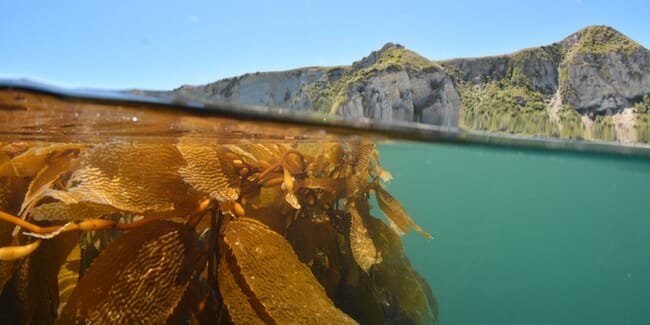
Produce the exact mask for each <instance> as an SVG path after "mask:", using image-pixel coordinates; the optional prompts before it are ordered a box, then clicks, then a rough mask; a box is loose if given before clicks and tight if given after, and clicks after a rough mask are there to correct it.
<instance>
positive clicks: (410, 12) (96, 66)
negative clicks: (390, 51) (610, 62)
mask: <svg viewBox="0 0 650 325" xmlns="http://www.w3.org/2000/svg"><path fill="white" fill-rule="evenodd" d="M0 13H1V15H2V17H1V18H0V33H1V39H2V41H1V42H0V78H7V77H11V78H30V79H35V80H39V81H45V82H49V83H54V84H58V85H62V86H70V87H87V88H109V89H125V88H144V89H172V88H176V87H178V86H180V85H183V84H194V85H196V84H204V83H208V82H211V81H215V80H218V79H222V78H225V77H231V76H236V75H241V74H244V73H247V72H257V71H272V70H286V69H292V68H298V67H303V66H316V65H320V66H331V65H348V64H351V63H352V62H353V61H356V60H359V59H361V58H362V57H364V56H366V55H367V54H368V53H370V52H371V51H373V50H376V49H379V48H381V47H382V45H383V44H385V43H387V42H396V43H400V44H402V45H404V46H406V47H407V48H409V49H411V50H413V51H415V52H418V53H420V54H422V55H424V56H425V57H427V58H429V59H433V60H443V59H449V58H456V57H476V56H484V55H494V54H502V53H509V52H513V51H516V50H518V49H521V48H525V47H531V46H538V45H547V44H551V43H553V42H555V41H559V40H561V39H563V38H564V37H566V36H568V35H569V34H571V33H573V32H575V31H577V30H578V29H581V28H583V27H586V26H588V25H596V24H598V25H610V26H612V27H614V28H616V29H618V30H619V31H621V32H622V33H624V34H626V35H628V36H629V37H631V38H633V39H634V40H636V41H637V42H639V43H641V44H642V45H644V46H645V47H650V4H649V2H648V1H642V0H619V1H616V2H614V1H590V0H566V1H552V0H550V1H524V0H519V1H462V0H461V1H412V0H399V1H395V0H393V1H383V0H377V1H372V2H362V1H353V0H347V1H337V0H329V1H308V0H301V1H268V0H267V1H228V2H223V1H137V0H133V1H117V0H116V1H105V0H97V1H66V0H58V1H56V0H55V1H30V0H21V1H11V0H0Z"/></svg>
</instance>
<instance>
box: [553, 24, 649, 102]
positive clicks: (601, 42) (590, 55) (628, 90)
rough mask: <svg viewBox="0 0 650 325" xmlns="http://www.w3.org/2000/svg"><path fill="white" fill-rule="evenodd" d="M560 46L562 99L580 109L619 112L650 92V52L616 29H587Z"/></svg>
mask: <svg viewBox="0 0 650 325" xmlns="http://www.w3.org/2000/svg"><path fill="white" fill-rule="evenodd" d="M559 46H560V47H561V48H563V49H565V51H566V55H565V59H564V62H562V64H561V65H560V67H559V70H560V71H561V72H562V74H563V78H562V79H561V80H560V83H561V85H562V98H563V99H564V101H565V102H566V103H567V104H570V105H571V106H572V107H573V108H575V109H577V110H578V111H579V112H581V113H589V112H593V113H608V114H615V113H617V112H619V111H621V110H622V109H624V108H626V107H632V106H633V105H634V104H635V103H637V102H639V101H640V100H641V98H642V97H643V96H644V95H646V94H648V93H650V52H649V51H648V50H646V49H645V48H643V47H642V46H641V45H639V44H638V43H636V42H634V41H632V40H630V39H628V38H627V37H625V36H624V35H622V34H620V33H619V32H617V31H616V30H614V29H612V28H609V27H592V28H587V29H584V30H582V31H579V32H577V33H576V34H574V35H572V36H570V37H568V38H567V39H566V40H565V41H563V42H561V43H560V44H559Z"/></svg>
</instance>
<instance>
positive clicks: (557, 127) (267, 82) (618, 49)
mask: <svg viewBox="0 0 650 325" xmlns="http://www.w3.org/2000/svg"><path fill="white" fill-rule="evenodd" d="M140 93H142V92H140ZM146 93H147V94H154V95H164V96H181V97H186V98H190V99H201V100H209V101H225V102H231V103H242V104H248V105H261V106H275V107H282V108H289V109H293V110H301V111H318V112H323V113H334V114H339V115H342V116H344V117H348V118H361V117H365V118H370V119H376V120H400V121H414V122H421V123H428V124H436V125H443V126H452V127H454V126H461V127H465V128H470V129H480V130H490V131H502V132H510V133H523V134H531V135H545V136H561V137H571V138H589V137H593V138H601V139H609V140H612V135H614V136H613V137H614V139H615V138H616V135H617V134H629V132H620V130H614V129H615V128H617V127H619V126H618V125H628V126H629V125H632V127H633V128H635V129H641V131H643V132H645V133H643V134H650V131H649V132H646V131H647V130H645V128H647V119H645V120H644V119H640V118H637V117H638V116H637V115H638V114H649V113H647V110H646V109H645V108H643V107H645V106H643V107H641V106H639V105H645V104H643V103H645V102H647V101H648V100H646V101H645V102H644V101H643V99H644V96H646V98H647V96H649V95H650V52H649V51H648V50H647V49H645V48H643V47H642V46H641V45H640V44H638V43H636V42H634V41H632V40H630V39H629V38H627V37H625V36H624V35H623V34H621V33H619V32H618V31H616V30H614V29H613V28H611V27H607V26H592V27H588V28H585V29H583V30H580V31H578V32H576V33H574V34H572V35H570V36H569V37H567V38H565V39H564V40H562V41H560V42H557V43H553V44H551V45H548V46H542V47H537V48H529V49H524V50H521V51H518V52H516V53H512V54H508V55H501V56H492V57H485V58H471V59H455V60H448V61H442V62H433V61H430V60H428V59H426V58H424V57H422V56H420V55H418V54H416V53H414V52H412V51H409V50H407V49H405V48H404V47H402V46H400V45H396V44H392V43H389V44H386V45H385V46H384V47H383V48H382V49H380V50H378V51H375V52H372V53H371V54H370V55H368V56H367V57H365V58H363V59H362V60H360V61H357V62H354V63H353V64H352V65H350V66H340V67H310V68H301V69H296V70H291V71H282V72H266V73H255V74H246V75H243V76H240V77H235V78H229V79H224V80H221V81H217V82H214V83H211V84H208V85H203V86H183V87H180V88H178V89H175V90H173V91H170V92H146ZM633 107H638V109H633ZM625 109H628V110H630V109H631V110H633V114H636V115H634V116H632V117H630V116H629V114H630V113H629V112H627V111H626V112H625V115H624V116H626V121H630V120H632V121H633V123H632V124H630V123H629V122H628V123H615V120H616V116H619V115H620V114H622V113H623V111H624V110H625ZM617 114H618V115H617ZM643 121H645V122H643ZM643 123H646V124H643ZM641 131H639V132H641ZM639 134H641V133H639ZM645 137H646V136H640V138H639V140H640V141H645V142H648V141H650V139H645Z"/></svg>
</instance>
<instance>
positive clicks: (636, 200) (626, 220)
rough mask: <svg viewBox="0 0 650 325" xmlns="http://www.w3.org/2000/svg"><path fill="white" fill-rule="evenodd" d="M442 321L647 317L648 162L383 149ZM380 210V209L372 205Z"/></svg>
mask: <svg viewBox="0 0 650 325" xmlns="http://www.w3.org/2000/svg"><path fill="white" fill-rule="evenodd" d="M379 150H380V154H381V161H382V164H383V165H384V167H385V168H386V169H387V170H389V171H390V172H391V173H392V174H393V176H394V180H393V181H392V182H391V183H390V184H389V185H388V190H390V191H391V193H393V194H394V195H395V196H396V197H397V198H398V199H399V200H400V201H401V202H402V203H403V205H404V206H405V207H406V208H407V209H408V210H409V212H410V214H411V215H412V216H413V217H414V219H415V220H416V221H417V222H418V223H419V224H420V225H421V226H422V227H423V228H425V229H426V230H427V231H429V232H430V233H431V234H432V235H433V236H434V237H435V238H434V239H433V240H430V241H427V240H425V239H423V238H421V237H420V236H419V235H417V234H409V235H406V236H404V237H403V239H404V242H405V246H406V250H407V254H408V255H409V257H410V258H411V261H412V263H413V264H414V265H415V267H416V269H417V270H419V272H420V273H421V274H422V275H423V276H425V278H426V279H427V281H428V282H429V284H430V285H431V287H432V288H433V290H434V292H435V294H436V296H437V298H438V303H439V306H440V323H441V324H442V325H450V324H451V325H453V324H650V161H649V160H640V159H630V158H626V157H618V158H613V157H607V156H596V155H571V154H566V153H564V154H558V153H552V152H542V151H514V150H513V151H509V150H501V149H493V148H483V147H470V146H450V145H425V144H390V145H382V146H380V147H379ZM375 213H376V214H379V213H378V212H375Z"/></svg>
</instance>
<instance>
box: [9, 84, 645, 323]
mask: <svg viewBox="0 0 650 325" xmlns="http://www.w3.org/2000/svg"><path fill="white" fill-rule="evenodd" d="M0 113H1V114H2V116H0V126H1V128H0V145H1V146H0V148H2V151H1V152H0V153H1V154H2V155H1V156H0V179H2V183H0V185H1V186H2V187H0V190H2V191H0V198H1V199H2V200H0V208H1V209H0V211H2V218H1V220H0V259H1V261H0V281H2V282H0V290H1V291H0V310H1V311H2V312H1V313H0V321H2V323H24V322H31V323H61V324H63V323H67V322H92V323H102V322H108V321H110V322H127V323H138V322H143V323H151V322H155V323H160V322H166V323H168V324H202V323H225V324H228V323H235V324H238V323H242V324H250V323H273V322H275V323H292V322H293V323H362V324H379V323H385V324H432V323H438V324H443V325H447V324H594V323H604V324H648V323H650V311H648V301H650V256H649V254H648V247H650V200H649V197H650V190H649V187H648V184H650V151H649V150H648V148H646V147H631V146H627V147H623V146H618V145H615V144H610V143H587V142H584V141H565V140H551V139H531V138H517V137H507V136H498V135H497V136H493V135H490V134H482V133H476V134H472V133H468V132H464V131H462V130H457V129H441V128H436V127H429V126H417V125H406V124H377V123H371V122H368V121H344V120H339V119H336V118H334V117H328V118H325V117H322V116H304V115H299V114H292V113H290V112H285V111H277V110H261V109H255V108H250V107H238V106H233V107H231V106H223V105H222V106H219V105H216V106H205V105H203V104H197V103H177V102H173V101H169V100H164V99H154V98H143V97H137V96H124V95H118V94H107V93H88V92H86V93H83V92H75V91H67V90H62V89H53V88H48V87H43V86H40V85H33V84H23V83H9V84H6V85H3V87H0ZM26 117H28V118H26ZM18 219H20V220H18ZM21 220H22V221H21ZM15 226H21V227H22V228H24V229H21V230H17V228H15ZM37 242H38V244H35V243H37ZM18 247H20V248H18ZM151 256H154V258H152V257H151ZM154 280H155V281H154ZM151 297H157V298H156V299H151Z"/></svg>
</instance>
